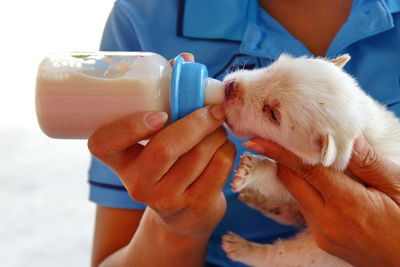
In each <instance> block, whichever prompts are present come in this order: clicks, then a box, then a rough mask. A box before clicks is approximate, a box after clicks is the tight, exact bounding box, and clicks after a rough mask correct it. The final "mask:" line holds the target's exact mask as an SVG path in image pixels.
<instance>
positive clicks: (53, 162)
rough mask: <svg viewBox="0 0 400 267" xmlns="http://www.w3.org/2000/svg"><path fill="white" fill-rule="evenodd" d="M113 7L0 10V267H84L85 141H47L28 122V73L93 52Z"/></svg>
mask: <svg viewBox="0 0 400 267" xmlns="http://www.w3.org/2000/svg"><path fill="white" fill-rule="evenodd" d="M113 3H114V0H84V1H82V0H68V1H61V0H37V1H31V0H30V1H29V0H20V1H2V2H1V3H0V33H1V42H0V48H1V58H2V59H3V63H2V64H0V73H1V74H0V77H1V85H0V266H41V267H43V266H89V264H90V251H91V242H92V232H93V223H94V211H95V206H94V204H93V203H91V202H89V201H88V184H87V169H88V164H89V152H88V150H87V146H86V141H85V140H55V139H50V138H48V137H46V136H45V135H44V134H43V133H42V132H41V131H40V129H39V127H38V125H37V122H36V115H35V106H34V98H35V92H34V89H35V78H36V69H37V67H38V64H39V62H40V60H41V59H42V57H43V56H44V55H46V54H48V53H50V52H54V51H95V50H98V47H99V43H100V38H101V34H102V30H103V27H104V24H105V22H106V19H107V16H108V14H109V12H110V10H111V8H112V5H113Z"/></svg>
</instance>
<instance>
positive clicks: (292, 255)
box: [223, 55, 400, 266]
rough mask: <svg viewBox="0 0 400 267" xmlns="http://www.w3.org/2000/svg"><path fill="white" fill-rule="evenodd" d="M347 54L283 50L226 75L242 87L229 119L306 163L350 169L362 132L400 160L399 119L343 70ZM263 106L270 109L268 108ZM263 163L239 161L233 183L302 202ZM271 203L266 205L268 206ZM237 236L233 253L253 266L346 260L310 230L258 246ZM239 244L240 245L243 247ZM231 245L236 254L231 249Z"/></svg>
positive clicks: (241, 132)
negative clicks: (266, 62)
mask: <svg viewBox="0 0 400 267" xmlns="http://www.w3.org/2000/svg"><path fill="white" fill-rule="evenodd" d="M349 59H350V57H349V56H348V55H345V56H341V57H339V58H337V59H334V60H332V61H328V60H325V59H322V58H305V57H302V58H292V57H290V56H288V55H282V56H281V57H280V58H279V59H278V60H277V61H276V62H274V63H273V64H271V65H270V66H269V67H266V68H262V69H258V70H252V71H248V70H240V71H237V72H234V73H231V74H229V75H227V77H226V78H225V81H226V82H227V83H229V81H234V82H235V90H236V91H235V97H233V98H231V99H226V100H225V102H224V106H225V111H226V114H227V124H228V125H229V127H230V128H231V129H232V131H233V132H234V133H235V134H237V135H238V136H241V137H244V136H261V137H263V138H266V139H269V140H272V141H275V142H277V143H279V144H280V145H282V146H284V147H285V148H286V149H288V150H290V151H292V152H293V153H295V154H296V155H298V156H299V157H300V158H302V159H303V161H304V162H305V163H308V164H318V163H321V164H323V165H324V166H332V167H334V168H337V169H339V170H344V169H345V168H346V166H347V164H348V161H349V159H350V157H351V153H352V147H353V143H354V140H355V138H356V137H357V136H359V135H360V134H363V135H364V137H365V138H366V140H367V141H368V143H370V144H371V146H372V147H373V148H374V150H375V151H376V153H378V154H379V155H381V156H383V157H388V158H390V159H391V160H393V161H394V162H396V163H400V121H399V120H398V119H397V118H396V117H395V116H394V114H393V113H391V112H390V111H388V110H387V109H386V108H385V107H384V106H383V105H380V104H378V103H377V102H376V101H375V100H373V99H372V98H371V97H369V96H368V95H367V94H366V93H365V92H364V91H362V89H360V87H359V85H358V83H357V82H356V80H355V79H353V78H352V77H351V76H350V75H349V74H347V73H346V72H345V71H343V69H342V67H343V66H344V65H345V64H346V62H347V61H348V60H349ZM383 90H384V88H383ZM264 106H267V107H268V108H267V109H263V107H264ZM270 107H274V108H275V109H274V110H275V111H277V112H279V119H278V121H279V122H277V121H276V120H275V119H274V117H273V116H271V115H270V114H269V113H268V110H269V108H270ZM265 110H267V111H265ZM275 117H276V116H275ZM246 160H247V159H246ZM249 162H250V163H249ZM257 162H260V160H259V159H256V158H255V157H253V158H252V160H250V161H248V160H247V163H246V164H241V166H240V167H239V169H238V171H237V174H236V176H235V179H234V182H233V185H234V188H236V191H239V192H240V191H241V190H243V189H246V188H247V189H252V190H258V192H260V193H261V194H263V195H264V196H265V198H266V199H267V200H268V199H274V200H276V199H281V200H282V207H283V206H285V205H286V206H287V205H288V203H289V202H290V203H293V204H291V205H297V204H296V202H295V201H294V200H293V198H292V197H291V196H290V195H289V193H288V191H287V190H286V189H284V187H283V186H282V185H281V184H280V182H279V180H278V179H277V177H276V170H275V169H274V168H272V167H268V168H266V167H261V168H260V167H259V166H258V165H259V164H258V163H257ZM268 164H271V163H270V162H269V163H268ZM244 165H246V166H244ZM243 168H246V173H245V174H244V173H243V171H241V170H242V169H243ZM257 169H259V170H257ZM248 170H251V171H248ZM265 170H268V171H265ZM235 186H236V187H235ZM246 199H247V200H246V201H245V202H249V205H250V203H251V205H250V206H254V205H253V204H254V203H253V202H254V201H251V200H250V201H249V200H248V199H249V198H248V195H247V196H246ZM266 202H268V201H266ZM266 205H267V206H268V203H263V207H264V206H266ZM274 205H275V206H276V202H275V203H274ZM256 208H257V207H256ZM294 210H295V209H294ZM282 216H286V217H287V214H283V215H282ZM285 220H286V221H287V218H285ZM278 221H279V220H278ZM228 239H229V238H228ZM226 240H227V239H225V241H226ZM232 240H236V241H237V242H236V243H235V242H231V241H232ZM232 240H230V242H228V241H226V242H225V241H224V245H223V247H224V249H225V251H227V253H228V256H229V255H230V256H231V258H233V259H236V260H239V261H242V262H244V263H247V264H250V265H254V266H309V263H310V262H315V263H316V266H346V265H348V264H347V263H345V262H343V261H342V260H340V259H337V258H335V257H333V256H331V255H329V254H327V253H326V252H324V251H322V250H320V249H319V248H318V247H317V246H316V244H315V242H313V238H312V235H311V234H310V233H309V231H308V230H307V231H306V232H305V233H301V234H300V235H298V236H297V237H295V238H294V239H291V240H290V241H279V242H277V243H276V244H274V245H260V244H258V245H257V246H256V245H254V243H243V242H247V241H245V240H243V239H237V238H236V239H235V238H233V239H232ZM238 240H239V241H238ZM232 244H234V245H232ZM238 244H242V245H239V249H238V247H237V245H238ZM233 247H235V248H236V249H235V251H236V253H233V252H232V250H231V249H232V248H233ZM249 247H252V248H253V247H254V248H256V247H257V248H258V249H257V252H254V253H247V254H246V253H245V254H246V257H242V256H240V255H242V254H243V253H239V252H237V251H240V248H243V249H245V248H247V249H248V248H249ZM278 250H280V251H284V252H285V256H280V257H278V256H277V255H276V253H277V251H278ZM263 251H264V252H263ZM274 253H275V254H274ZM302 253H304V255H303V256H301V255H300V254H302ZM253 254H254V255H253ZM266 254H268V255H266ZM252 255H253V256H254V257H253V256H252ZM257 255H258V256H257ZM307 255H308V256H307ZM317 263H321V264H320V265H318V264H317ZM322 263H323V264H322Z"/></svg>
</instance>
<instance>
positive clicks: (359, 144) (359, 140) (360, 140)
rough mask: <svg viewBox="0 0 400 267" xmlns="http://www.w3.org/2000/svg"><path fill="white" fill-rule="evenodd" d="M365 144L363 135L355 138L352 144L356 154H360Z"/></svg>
mask: <svg viewBox="0 0 400 267" xmlns="http://www.w3.org/2000/svg"><path fill="white" fill-rule="evenodd" d="M364 146H365V139H364V136H362V135H361V136H359V137H357V138H356V141H355V142H354V146H353V151H354V152H355V153H357V154H360V153H361V152H362V151H363V149H364Z"/></svg>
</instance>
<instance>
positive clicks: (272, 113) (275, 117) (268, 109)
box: [262, 104, 281, 124]
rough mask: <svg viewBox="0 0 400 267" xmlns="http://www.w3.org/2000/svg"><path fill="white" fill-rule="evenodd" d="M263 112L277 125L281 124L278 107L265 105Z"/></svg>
mask: <svg viewBox="0 0 400 267" xmlns="http://www.w3.org/2000/svg"><path fill="white" fill-rule="evenodd" d="M262 112H263V113H264V114H265V116H267V118H268V119H269V120H270V121H271V122H272V123H275V124H279V123H280V121H281V113H280V112H279V110H278V108H277V107H274V106H270V105H267V104H264V106H263V107H262Z"/></svg>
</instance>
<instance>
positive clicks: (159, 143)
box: [151, 138, 176, 161]
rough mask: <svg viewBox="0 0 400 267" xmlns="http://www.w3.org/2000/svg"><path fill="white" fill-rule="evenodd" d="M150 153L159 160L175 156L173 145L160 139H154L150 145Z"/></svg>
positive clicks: (166, 159)
mask: <svg viewBox="0 0 400 267" xmlns="http://www.w3.org/2000/svg"><path fill="white" fill-rule="evenodd" d="M154 139H156V138H154ZM151 154H152V155H153V156H154V157H155V158H156V159H157V160H159V161H168V160H169V159H171V158H174V157H175V156H176V152H175V149H174V148H173V145H171V144H168V143H167V142H165V141H163V140H162V139H156V140H154V142H153V144H152V145H151Z"/></svg>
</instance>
